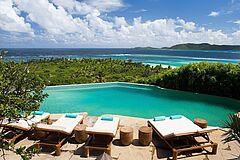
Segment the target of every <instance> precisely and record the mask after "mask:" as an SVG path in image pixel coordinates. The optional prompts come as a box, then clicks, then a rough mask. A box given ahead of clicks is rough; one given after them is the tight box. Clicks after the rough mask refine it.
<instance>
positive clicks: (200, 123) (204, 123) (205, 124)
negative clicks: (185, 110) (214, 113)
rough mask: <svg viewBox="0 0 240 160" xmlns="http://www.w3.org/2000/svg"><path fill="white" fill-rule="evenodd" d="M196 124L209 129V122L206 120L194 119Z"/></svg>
mask: <svg viewBox="0 0 240 160" xmlns="http://www.w3.org/2000/svg"><path fill="white" fill-rule="evenodd" d="M194 123H195V124H196V125H198V126H199V127H201V128H207V126H208V121H207V120H205V119H201V118H196V119H194Z"/></svg>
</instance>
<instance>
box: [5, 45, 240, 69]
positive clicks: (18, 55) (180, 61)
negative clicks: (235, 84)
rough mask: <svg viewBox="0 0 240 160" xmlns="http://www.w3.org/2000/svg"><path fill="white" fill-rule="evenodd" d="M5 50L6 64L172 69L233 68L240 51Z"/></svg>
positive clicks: (238, 58) (239, 60) (237, 60)
mask: <svg viewBox="0 0 240 160" xmlns="http://www.w3.org/2000/svg"><path fill="white" fill-rule="evenodd" d="M6 50H8V51H9V53H8V54H7V55H6V60H16V61H21V60H23V61H28V60H32V59H44V58H46V59H50V58H113V59H120V60H132V61H134V62H142V63H144V64H149V65H151V66H155V65H159V64H161V65H164V66H168V65H170V66H174V67H179V66H182V65H185V64H189V63H194V62H200V61H208V62H223V63H233V64H237V63H239V62H240V51H197V50H196V51H187V50H186V51H184V50H181V51H177V50H161V49H156V50H147V49H127V48H114V49H112V48H111V49H110V48H107V49H104V48H100V49H98V48H96V49H89V48H85V49H84V48H81V49H80V48H34V49H32V48H18V49H11V48H10V49H6Z"/></svg>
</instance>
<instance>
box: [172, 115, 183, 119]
mask: <svg viewBox="0 0 240 160" xmlns="http://www.w3.org/2000/svg"><path fill="white" fill-rule="evenodd" d="M180 118H182V115H172V116H170V119H180Z"/></svg>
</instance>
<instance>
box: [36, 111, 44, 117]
mask: <svg viewBox="0 0 240 160" xmlns="http://www.w3.org/2000/svg"><path fill="white" fill-rule="evenodd" d="M43 113H44V112H43V111H34V112H33V115H40V116H41V115H43Z"/></svg>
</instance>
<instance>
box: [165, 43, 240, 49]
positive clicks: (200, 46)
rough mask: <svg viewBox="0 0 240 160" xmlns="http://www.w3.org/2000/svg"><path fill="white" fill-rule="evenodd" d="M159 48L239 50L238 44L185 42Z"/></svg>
mask: <svg viewBox="0 0 240 160" xmlns="http://www.w3.org/2000/svg"><path fill="white" fill-rule="evenodd" d="M161 49H177V50H240V45H215V44H213V45H212V44H208V43H201V44H194V43H185V44H177V45H174V46H172V47H163V48H161Z"/></svg>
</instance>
